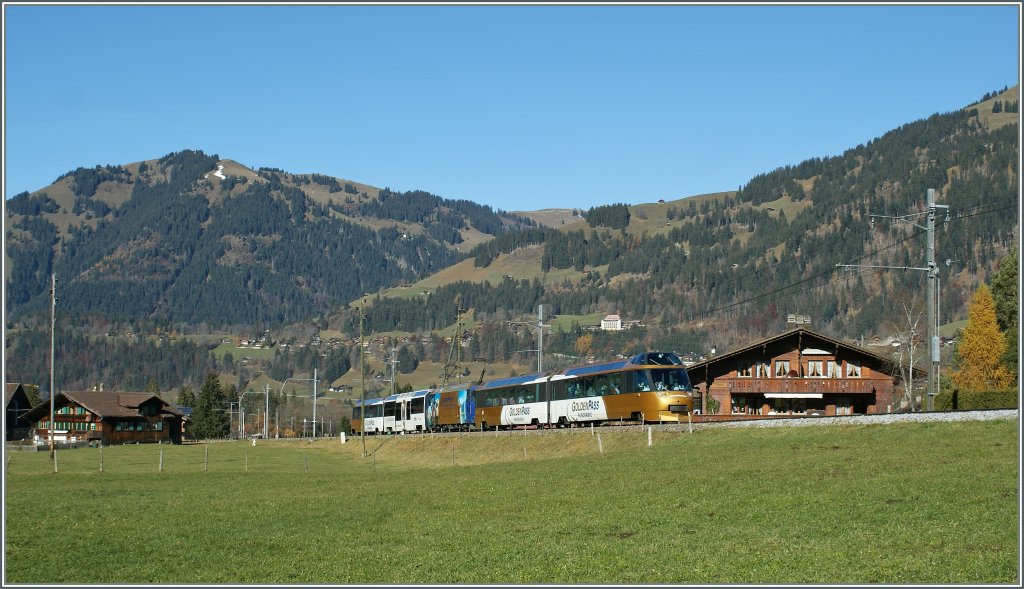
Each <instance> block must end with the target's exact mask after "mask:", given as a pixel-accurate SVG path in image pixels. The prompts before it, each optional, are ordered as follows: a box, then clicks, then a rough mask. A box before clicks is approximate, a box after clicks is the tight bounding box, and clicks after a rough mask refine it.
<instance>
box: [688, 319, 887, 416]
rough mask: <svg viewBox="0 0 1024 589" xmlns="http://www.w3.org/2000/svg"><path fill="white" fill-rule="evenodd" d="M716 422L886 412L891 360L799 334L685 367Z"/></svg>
mask: <svg viewBox="0 0 1024 589" xmlns="http://www.w3.org/2000/svg"><path fill="white" fill-rule="evenodd" d="M687 372H688V374H689V375H690V380H691V381H692V382H693V384H694V386H695V387H697V388H698V389H699V390H700V391H701V393H702V405H703V411H702V413H703V414H704V415H707V414H708V410H707V407H708V402H707V400H708V398H709V397H710V398H713V399H715V400H716V401H717V402H718V405H719V408H718V411H717V414H718V415H724V416H730V417H737V416H750V417H767V416H793V415H854V414H873V413H886V412H889V411H892V409H893V407H892V403H893V391H894V390H895V387H896V380H895V378H894V377H893V376H892V374H893V372H894V371H893V364H892V361H891V360H889V359H887V358H884V357H882V356H879V355H877V354H874V353H872V352H869V351H867V350H864V349H862V348H859V347H856V346H853V345H850V344H847V343H844V342H841V341H839V340H835V339H832V338H830V337H827V336H824V335H821V334H819V333H815V332H812V331H809V330H807V329H804V328H797V329H794V330H791V331H788V332H786V333H783V334H781V335H778V336H776V337H773V338H769V339H766V340H763V341H760V342H757V343H754V344H751V345H749V346H746V347H744V348H740V349H738V350H734V351H732V352H728V353H726V354H722V355H720V356H718V357H715V358H711V359H708V360H704V361H703V362H699V363H697V364H694V365H692V366H689V367H688V368H687Z"/></svg>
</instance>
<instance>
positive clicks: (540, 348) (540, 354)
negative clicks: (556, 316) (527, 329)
mask: <svg viewBox="0 0 1024 589" xmlns="http://www.w3.org/2000/svg"><path fill="white" fill-rule="evenodd" d="M537 372H544V305H537Z"/></svg>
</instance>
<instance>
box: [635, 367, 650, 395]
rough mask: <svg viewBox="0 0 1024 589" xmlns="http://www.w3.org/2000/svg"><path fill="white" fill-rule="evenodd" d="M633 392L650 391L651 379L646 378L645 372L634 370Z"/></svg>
mask: <svg viewBox="0 0 1024 589" xmlns="http://www.w3.org/2000/svg"><path fill="white" fill-rule="evenodd" d="M632 389H633V390H634V391H649V390H651V379H650V378H648V377H647V371H646V370H634V371H633V387H632Z"/></svg>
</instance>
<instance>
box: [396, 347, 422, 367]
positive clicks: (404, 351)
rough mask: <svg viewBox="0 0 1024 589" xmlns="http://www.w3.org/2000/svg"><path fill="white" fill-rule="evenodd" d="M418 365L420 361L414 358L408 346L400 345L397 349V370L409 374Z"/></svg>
mask: <svg viewBox="0 0 1024 589" xmlns="http://www.w3.org/2000/svg"><path fill="white" fill-rule="evenodd" d="M419 365H420V361H419V359H418V358H416V354H415V352H413V351H412V350H411V349H409V346H402V347H401V348H399V350H398V372H400V373H402V374H410V373H412V372H414V371H415V370H416V367H418V366H419Z"/></svg>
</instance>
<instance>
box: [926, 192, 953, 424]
mask: <svg viewBox="0 0 1024 589" xmlns="http://www.w3.org/2000/svg"><path fill="white" fill-rule="evenodd" d="M927 204H928V220H927V222H926V226H927V232H928V253H927V265H928V350H929V354H928V355H929V357H930V360H929V362H928V390H927V396H928V411H932V410H933V409H934V408H935V395H937V394H939V387H938V386H937V385H938V377H939V330H938V327H939V321H938V313H937V310H938V304H936V300H935V296H936V293H937V289H936V288H935V284H936V280H938V277H939V267H938V266H936V265H935V207H936V205H935V189H934V188H929V189H928V201H927ZM946 208H947V209H948V208H949V207H948V206H946Z"/></svg>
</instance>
